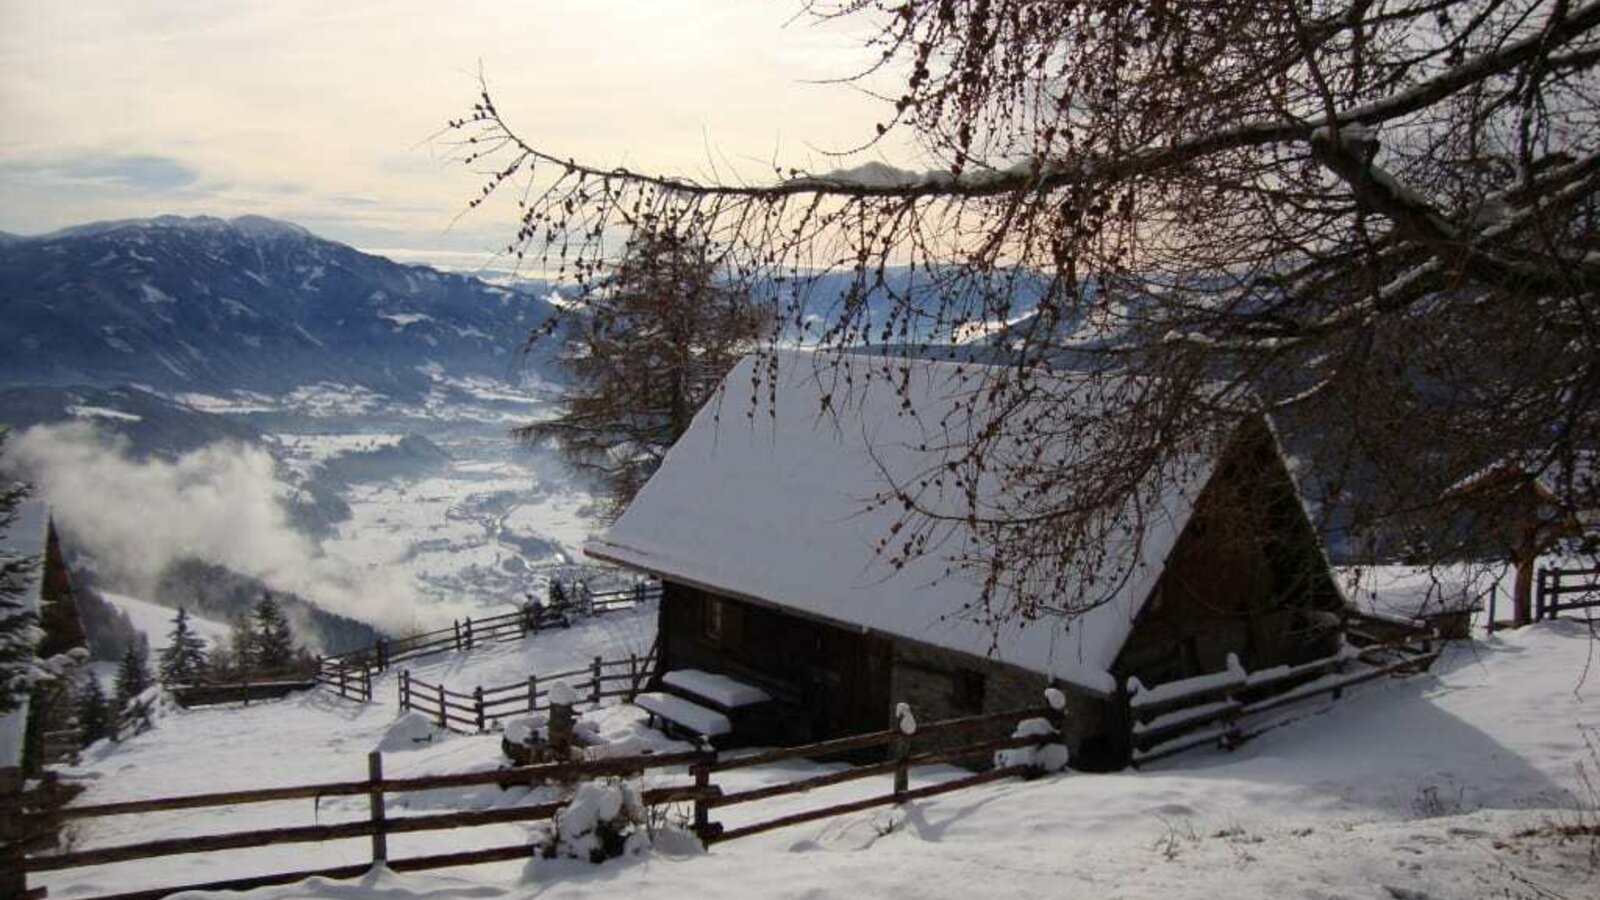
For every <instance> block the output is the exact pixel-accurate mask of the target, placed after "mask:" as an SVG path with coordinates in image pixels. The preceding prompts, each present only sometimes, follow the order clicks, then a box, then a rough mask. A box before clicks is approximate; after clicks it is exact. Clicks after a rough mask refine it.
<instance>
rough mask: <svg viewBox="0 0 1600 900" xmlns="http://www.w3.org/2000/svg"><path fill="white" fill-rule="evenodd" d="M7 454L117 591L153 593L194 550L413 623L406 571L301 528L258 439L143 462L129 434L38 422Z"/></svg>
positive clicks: (315, 597) (337, 604)
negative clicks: (361, 561)
mask: <svg viewBox="0 0 1600 900" xmlns="http://www.w3.org/2000/svg"><path fill="white" fill-rule="evenodd" d="M6 453H7V459H6V462H7V468H8V469H13V470H15V471H16V472H17V473H18V474H20V475H22V476H23V477H24V478H26V479H27V480H28V481H30V482H32V483H33V484H34V485H35V486H36V488H37V490H38V492H39V494H40V495H41V496H43V498H44V499H46V500H47V501H49V503H50V504H51V506H52V509H53V512H54V515H55V518H56V523H57V525H58V527H60V528H61V530H62V531H63V533H64V534H65V535H66V536H67V538H68V539H69V540H70V541H71V542H72V544H73V547H74V548H75V549H77V550H78V551H80V552H83V553H84V554H86V555H87V556H89V557H90V558H91V559H92V560H93V565H94V569H95V573H96V574H97V575H98V576H99V577H100V578H101V579H102V580H103V581H104V582H105V583H106V585H107V586H108V587H111V588H112V589H113V590H117V589H120V590H123V591H127V592H129V593H135V594H137V593H141V592H145V593H147V592H148V591H149V590H150V588H151V587H152V586H153V585H154V584H155V581H156V579H157V577H158V576H159V575H160V573H161V571H162V570H163V569H164V568H165V567H166V566H167V565H168V564H169V563H171V562H173V561H174V560H179V559H183V558H188V557H193V558H198V559H202V560H205V561H207V562H211V563H215V564H218V565H222V566H226V567H228V568H230V569H233V570H234V571H236V572H240V573H242V574H245V575H250V576H253V577H255V578H259V579H260V580H261V581H263V582H265V583H266V584H267V585H269V586H270V587H272V588H273V589H275V590H281V591H292V592H294V593H296V594H299V595H300V596H302V597H304V598H306V599H307V600H311V601H312V602H314V603H316V604H317V605H318V606H321V607H323V608H324V609H327V610H329V611H330V612H336V613H340V614H342V615H346V616H350V617H352V618H356V619H360V620H363V621H366V622H369V623H371V624H373V625H376V626H378V627H380V628H385V629H390V630H395V629H403V628H406V627H408V626H410V625H411V624H412V623H413V621H414V617H415V613H416V602H415V592H414V590H413V587H412V585H411V584H410V583H409V582H408V581H407V580H406V579H405V578H404V577H402V576H400V575H398V574H396V573H393V572H384V571H382V570H371V569H366V568H364V567H361V566H358V565H355V564H353V563H351V562H349V561H348V560H343V559H339V558H336V557H331V556H328V555H326V554H324V553H323V552H322V551H321V550H320V548H319V547H318V545H317V544H316V542H315V541H313V540H311V539H310V538H308V537H307V536H305V535H304V534H302V533H300V532H299V531H296V530H295V528H294V527H293V526H292V525H291V524H290V523H289V516H288V512H287V509H286V507H285V502H284V501H285V500H286V499H287V498H288V497H289V496H290V495H291V493H292V492H293V491H294V488H293V487H292V486H290V485H288V484H285V483H284V482H283V481H281V480H279V479H278V477H277V473H276V466H275V463H274V460H273V458H272V456H271V454H269V453H267V452H266V451H264V450H262V449H260V448H257V447H251V446H249V445H246V444H241V443H232V442H229V443H217V444H211V445H208V446H206V447H202V448H200V449H198V450H194V451H192V452H189V453H185V454H183V455H182V456H179V457H178V458H176V459H175V460H171V461H167V460H160V459H150V460H143V461H141V460H137V459H134V458H132V457H131V456H130V455H129V453H128V450H127V445H126V442H125V441H123V440H122V439H121V438H120V437H117V436H115V435H109V434H106V433H105V432H102V431H99V430H96V429H94V428H93V427H92V426H90V425H88V424H86V423H71V424H66V425H45V426H37V427H34V428H30V429H29V430H27V431H26V432H23V433H22V434H20V435H16V436H14V437H13V439H12V440H11V441H10V442H9V444H8V446H7V450H6Z"/></svg>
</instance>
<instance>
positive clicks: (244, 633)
mask: <svg viewBox="0 0 1600 900" xmlns="http://www.w3.org/2000/svg"><path fill="white" fill-rule="evenodd" d="M255 643H256V640H255V632H254V631H253V630H252V629H251V627H250V620H249V619H246V618H244V617H242V616H235V617H234V618H233V619H232V621H231V622H230V623H229V625H228V653H227V656H228V657H229V658H231V661H232V663H233V669H234V671H233V672H232V673H230V674H238V675H242V674H244V673H247V672H249V671H251V670H252V669H254V668H255V667H256V648H255ZM218 655H219V656H221V655H222V654H218Z"/></svg>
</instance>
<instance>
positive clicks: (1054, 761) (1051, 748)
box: [994, 719, 1068, 772]
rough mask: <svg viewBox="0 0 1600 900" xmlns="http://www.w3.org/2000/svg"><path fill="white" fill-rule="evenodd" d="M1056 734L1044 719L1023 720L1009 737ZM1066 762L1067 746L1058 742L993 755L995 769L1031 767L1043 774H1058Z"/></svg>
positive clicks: (1041, 736) (1039, 736)
mask: <svg viewBox="0 0 1600 900" xmlns="http://www.w3.org/2000/svg"><path fill="white" fill-rule="evenodd" d="M1057 734H1058V732H1057V731H1056V728H1055V726H1054V725H1051V724H1050V723H1049V722H1048V721H1046V720H1044V719H1023V720H1022V721H1020V722H1018V723H1017V730H1016V731H1015V732H1013V733H1012V735H1011V736H1012V737H1018V738H1028V737H1036V738H1046V737H1054V736H1056V735H1057ZM1067 761H1068V753H1067V746H1066V745H1065V744H1062V743H1059V742H1057V743H1050V744H1041V745H1039V746H1036V747H1015V748H1012V749H1010V750H1000V751H998V752H996V753H995V755H994V764H995V768H1006V767H1007V766H1033V767H1034V768H1036V769H1039V770H1040V771H1043V772H1059V771H1061V770H1062V769H1065V768H1066V767H1067Z"/></svg>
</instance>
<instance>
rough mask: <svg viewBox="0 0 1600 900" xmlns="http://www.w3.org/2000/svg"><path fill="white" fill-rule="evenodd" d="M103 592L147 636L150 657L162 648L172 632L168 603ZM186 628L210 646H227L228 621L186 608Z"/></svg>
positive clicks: (171, 610) (171, 616) (170, 610)
mask: <svg viewBox="0 0 1600 900" xmlns="http://www.w3.org/2000/svg"><path fill="white" fill-rule="evenodd" d="M104 596H105V598H106V599H107V600H109V601H110V602H111V605H113V606H115V607H116V608H117V609H119V610H121V611H122V612H123V613H125V614H127V616H128V620H129V621H130V622H132V623H133V627H134V628H137V629H139V630H140V631H142V632H144V636H145V637H147V638H149V639H150V654H151V656H152V657H154V656H155V654H157V653H160V652H161V651H162V650H164V649H166V646H167V643H168V641H167V638H168V636H169V635H170V634H171V632H172V619H173V616H174V615H175V614H176V613H175V611H174V610H173V609H172V608H171V607H169V606H162V605H161V604H159V603H151V602H150V601H148V600H140V599H139V598H138V597H129V596H127V595H125V594H109V593H108V594H105V595H104ZM189 628H190V629H191V630H192V631H194V633H195V634H197V635H199V636H200V637H201V638H202V639H204V640H205V641H206V642H207V643H209V644H211V645H212V646H214V647H218V646H227V643H228V623H226V622H218V621H215V620H212V619H204V618H201V617H200V616H197V615H195V614H194V613H193V612H190V614H189Z"/></svg>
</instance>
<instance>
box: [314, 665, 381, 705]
mask: <svg viewBox="0 0 1600 900" xmlns="http://www.w3.org/2000/svg"><path fill="white" fill-rule="evenodd" d="M377 671H378V670H377V668H376V667H374V666H371V665H368V664H366V663H364V662H361V661H359V660H357V661H353V662H352V661H347V660H342V659H319V660H317V674H316V683H317V684H320V685H323V686H325V687H327V688H329V689H330V690H333V691H335V692H337V693H338V694H339V696H341V697H343V698H345V699H346V700H357V701H360V702H362V703H371V702H372V676H373V675H375V674H377Z"/></svg>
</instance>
